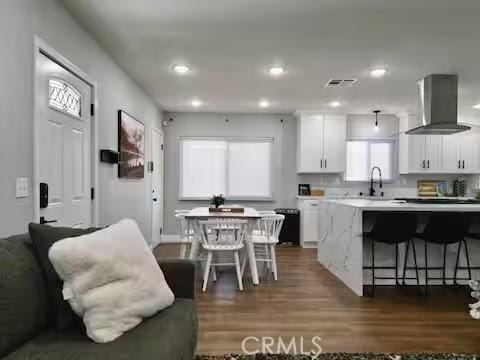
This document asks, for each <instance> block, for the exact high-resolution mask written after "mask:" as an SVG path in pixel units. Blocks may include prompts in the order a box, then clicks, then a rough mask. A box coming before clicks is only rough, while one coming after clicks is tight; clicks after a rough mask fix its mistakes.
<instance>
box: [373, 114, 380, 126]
mask: <svg viewBox="0 0 480 360" xmlns="http://www.w3.org/2000/svg"><path fill="white" fill-rule="evenodd" d="M373 113H374V114H375V127H374V128H373V129H374V130H375V131H378V114H379V113H380V110H373Z"/></svg>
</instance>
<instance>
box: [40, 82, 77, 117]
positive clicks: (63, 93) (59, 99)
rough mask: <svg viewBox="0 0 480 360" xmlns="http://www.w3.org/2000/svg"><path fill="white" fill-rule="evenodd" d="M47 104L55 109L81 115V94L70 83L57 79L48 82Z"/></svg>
mask: <svg viewBox="0 0 480 360" xmlns="http://www.w3.org/2000/svg"><path fill="white" fill-rule="evenodd" d="M48 99H49V101H48V104H49V105H50V106H51V107H52V108H54V109H57V110H60V111H63V112H65V113H67V114H69V115H73V116H75V117H81V104H82V96H81V95H80V93H79V92H78V91H77V90H76V89H75V88H74V87H72V86H71V85H69V84H67V83H66V82H64V81H62V80H58V79H50V80H49V82H48Z"/></svg>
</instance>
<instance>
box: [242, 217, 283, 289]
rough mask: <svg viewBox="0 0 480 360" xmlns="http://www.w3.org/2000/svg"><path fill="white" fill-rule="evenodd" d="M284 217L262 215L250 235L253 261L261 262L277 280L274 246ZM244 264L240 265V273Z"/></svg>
mask: <svg viewBox="0 0 480 360" xmlns="http://www.w3.org/2000/svg"><path fill="white" fill-rule="evenodd" d="M284 220H285V216H284V215H279V214H264V215H262V217H261V219H260V220H259V222H258V229H257V230H255V231H254V232H253V233H252V242H253V245H254V249H255V261H257V262H263V263H264V264H265V265H266V266H267V269H268V270H270V269H271V271H272V273H273V278H274V279H275V280H278V267H277V255H276V252H275V246H276V245H277V244H278V236H279V235H280V231H281V230H282V225H283V221H284ZM244 269H245V264H244V263H243V264H242V273H243V271H244Z"/></svg>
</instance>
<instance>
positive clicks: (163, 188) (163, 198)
mask: <svg viewBox="0 0 480 360" xmlns="http://www.w3.org/2000/svg"><path fill="white" fill-rule="evenodd" d="M154 132H156V133H158V134H160V136H161V138H162V145H163V151H162V153H161V154H162V155H161V156H162V174H161V179H162V188H161V192H162V203H161V207H162V223H161V228H162V234H161V236H160V241H162V238H163V236H164V235H165V213H164V210H165V155H164V151H165V134H164V133H163V131H162V130H161V129H159V128H156V127H152V132H151V146H150V148H151V153H150V159H152V161H153V152H154V151H155V149H154V148H153V133H154ZM154 167H155V164H154ZM152 192H153V174H152V173H150V197H149V201H150V204H151V205H150V214H151V216H150V217H151V222H150V230H151V234H152V241H153V230H154V229H153V201H152V199H151V196H152ZM155 245H157V244H155Z"/></svg>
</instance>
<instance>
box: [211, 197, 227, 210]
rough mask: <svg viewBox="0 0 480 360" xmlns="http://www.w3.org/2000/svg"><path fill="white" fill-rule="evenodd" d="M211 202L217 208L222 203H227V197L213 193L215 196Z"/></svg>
mask: <svg viewBox="0 0 480 360" xmlns="http://www.w3.org/2000/svg"><path fill="white" fill-rule="evenodd" d="M210 204H211V205H215V208H218V207H220V205H223V204H225V198H224V197H223V194H220V195H213V197H212V198H211V199H210Z"/></svg>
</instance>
